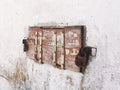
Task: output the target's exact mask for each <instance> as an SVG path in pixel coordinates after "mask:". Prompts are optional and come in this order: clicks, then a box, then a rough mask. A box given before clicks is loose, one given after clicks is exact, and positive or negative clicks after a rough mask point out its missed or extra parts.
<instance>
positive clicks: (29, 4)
mask: <svg viewBox="0 0 120 90" xmlns="http://www.w3.org/2000/svg"><path fill="white" fill-rule="evenodd" d="M119 9H120V1H119V0H114V1H113V0H92V1H91V0H11V1H10V0H0V74H5V75H6V72H7V73H8V72H9V73H10V74H11V73H14V72H15V70H16V63H17V62H18V61H19V60H23V61H24V58H25V54H24V53H23V50H22V48H23V47H22V39H23V37H24V36H25V33H26V32H27V28H28V27H29V26H30V25H37V24H38V23H43V22H57V23H68V24H69V25H76V24H84V25H86V26H87V44H88V45H90V46H95V47H97V48H98V53H97V57H96V59H94V60H93V61H92V62H91V63H90V65H89V66H88V69H87V71H86V73H85V76H84V81H83V88H84V89H85V90H119V89H120V80H119V78H120V68H119V67H120V66H119V64H120V60H119V58H120V55H119V54H120V45H119V44H120V36H119V34H120V30H119V29H120V25H119V24H120V13H119ZM27 69H28V68H27ZM28 71H29V70H28ZM36 73H37V72H36ZM43 78H44V77H43ZM35 81H36V80H35ZM63 82H64V81H63ZM36 84H38V83H37V81H36ZM53 85H54V84H53ZM76 87H77V86H76ZM38 89H39V88H38ZM38 89H32V90H38ZM50 90H53V87H52V89H50ZM70 90H73V89H70ZM74 90H75V87H74Z"/></svg>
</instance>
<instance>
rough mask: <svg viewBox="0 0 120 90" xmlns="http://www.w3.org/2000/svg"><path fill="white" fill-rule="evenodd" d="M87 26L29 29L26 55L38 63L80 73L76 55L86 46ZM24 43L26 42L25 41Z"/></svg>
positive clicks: (25, 49)
mask: <svg viewBox="0 0 120 90" xmlns="http://www.w3.org/2000/svg"><path fill="white" fill-rule="evenodd" d="M85 28H86V27H85V26H64V27H63V26H62V27H60V26H59V27H57V26H56V27H53V26H41V27H38V26H34V27H30V28H29V32H28V37H27V39H26V41H25V42H27V46H28V47H27V48H26V45H25V43H24V51H25V52H26V55H27V56H28V57H29V58H31V59H34V60H35V61H36V62H38V63H47V64H51V65H53V66H55V67H58V68H61V69H68V70H72V71H76V72H79V67H78V66H77V65H76V64H75V58H76V55H77V54H78V53H79V50H80V48H81V47H83V46H84V45H85ZM23 41H24V40H23Z"/></svg>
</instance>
